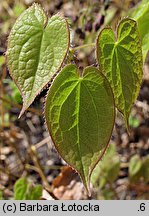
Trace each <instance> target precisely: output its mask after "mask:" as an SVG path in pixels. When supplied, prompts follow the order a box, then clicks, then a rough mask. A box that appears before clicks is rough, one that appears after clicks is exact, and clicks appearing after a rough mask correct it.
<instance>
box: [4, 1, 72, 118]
mask: <svg viewBox="0 0 149 216" xmlns="http://www.w3.org/2000/svg"><path fill="white" fill-rule="evenodd" d="M68 48H69V28H68V25H67V22H66V20H64V18H62V17H61V16H59V15H55V16H53V17H51V19H49V20H48V18H47V17H46V15H45V13H44V11H43V9H42V8H41V7H40V6H39V5H38V4H33V6H31V7H30V8H29V9H27V10H26V11H25V12H24V13H23V14H22V15H21V16H20V17H19V18H18V19H17V21H16V23H15V24H14V26H13V28H12V30H11V33H10V36H9V39H8V50H7V57H8V67H9V70H10V74H11V76H12V78H13V79H14V81H15V82H16V84H17V86H18V88H19V89H20V92H21V94H22V96H23V108H22V111H21V113H20V116H21V115H22V114H23V112H24V111H25V110H26V109H27V108H28V107H29V106H30V104H31V103H32V102H33V101H34V99H35V97H36V96H37V94H39V93H40V92H41V90H42V89H43V88H44V87H45V86H46V84H47V83H48V82H49V81H50V80H51V77H52V76H53V75H54V74H55V73H56V72H57V71H58V70H59V68H60V67H61V65H62V63H63V61H64V59H65V57H66V54H67V51H68Z"/></svg>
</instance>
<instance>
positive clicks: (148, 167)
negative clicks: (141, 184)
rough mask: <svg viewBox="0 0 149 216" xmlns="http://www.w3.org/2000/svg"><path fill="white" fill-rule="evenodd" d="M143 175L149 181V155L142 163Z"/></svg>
mask: <svg viewBox="0 0 149 216" xmlns="http://www.w3.org/2000/svg"><path fill="white" fill-rule="evenodd" d="M142 176H143V178H144V181H145V182H146V183H149V156H146V157H145V158H144V160H143V165H142Z"/></svg>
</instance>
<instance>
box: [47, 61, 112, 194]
mask: <svg viewBox="0 0 149 216" xmlns="http://www.w3.org/2000/svg"><path fill="white" fill-rule="evenodd" d="M45 117H46V123H47V126H48V129H49V132H50V135H51V137H52V140H53V142H54V144H55V147H56V149H57V150H58V152H59V154H60V155H61V157H62V158H63V159H64V160H65V161H66V162H67V163H68V164H69V165H71V166H72V167H73V168H74V169H75V170H76V171H77V172H78V173H79V174H80V176H81V178H82V180H83V183H84V185H85V187H86V189H87V190H88V192H89V182H90V175H91V173H92V171H93V169H94V167H95V165H96V164H97V162H98V161H99V160H100V159H101V157H102V156H103V154H104V151H105V149H106V148H107V145H108V142H109V139H110V137H111V133H112V130H113V124H114V120H115V106H114V99H113V93H112V90H111V87H110V85H109V83H108V81H107V79H106V78H105V77H104V76H103V75H102V73H100V71H99V70H98V69H96V68H95V67H88V68H86V69H84V71H83V75H82V76H80V75H79V72H78V70H77V68H76V66H75V65H67V66H66V67H64V68H63V70H62V71H61V72H60V74H59V75H58V76H57V77H56V79H55V80H54V82H53V84H52V86H51V88H50V90H49V93H48V96H47V99H46V106H45Z"/></svg>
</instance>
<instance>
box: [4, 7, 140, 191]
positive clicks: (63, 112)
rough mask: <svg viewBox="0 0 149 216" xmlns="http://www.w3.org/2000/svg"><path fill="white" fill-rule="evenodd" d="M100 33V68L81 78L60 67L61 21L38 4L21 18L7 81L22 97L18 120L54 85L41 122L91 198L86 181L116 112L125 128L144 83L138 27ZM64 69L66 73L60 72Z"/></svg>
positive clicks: (65, 42) (64, 45) (64, 30)
mask: <svg viewBox="0 0 149 216" xmlns="http://www.w3.org/2000/svg"><path fill="white" fill-rule="evenodd" d="M116 31H117V36H115V33H114V31H113V30H112V29H111V28H104V29H103V30H102V31H101V32H100V33H99V34H98V36H97V40H96V43H95V47H96V58H97V62H98V65H99V67H94V66H88V67H86V68H85V69H84V70H83V72H80V71H79V69H78V68H77V66H76V65H75V64H68V65H65V66H64V60H65V59H66V58H67V56H68V53H69V49H70V30H69V25H68V23H67V21H66V20H65V18H63V17H61V15H59V14H57V15H54V16H52V17H51V18H50V19H48V18H47V16H46V14H45V12H44V11H43V9H42V8H41V7H40V6H39V5H38V4H33V5H32V6H31V7H30V8H29V9H27V10H26V11H25V12H23V13H22V15H21V16H20V17H19V18H18V19H17V21H16V23H15V24H14V26H13V28H12V30H11V32H10V35H9V38H8V49H7V53H6V54H7V61H8V68H9V71H10V75H11V76H12V78H13V80H14V81H15V83H16V85H17V86H18V88H19V90H20V92H21V95H22V97H23V108H22V111H21V113H20V117H21V115H22V114H23V113H24V112H25V110H26V109H27V108H28V107H29V106H30V105H31V103H32V102H33V101H34V99H35V97H36V96H37V95H38V94H39V93H40V92H41V91H42V89H43V88H44V87H45V86H46V85H47V84H48V83H49V82H50V81H51V79H52V78H53V77H54V76H55V74H56V73H57V72H58V71H59V73H58V75H57V76H56V78H55V79H54V81H53V83H52V85H51V87H50V89H49V92H48V95H47V97H46V102H45V112H44V115H45V119H46V124H47V128H48V130H49V133H50V135H51V138H52V140H53V143H54V145H55V147H56V149H57V151H58V153H59V154H60V156H61V157H62V158H63V159H64V160H65V161H66V162H67V163H68V164H69V165H70V166H71V167H73V168H74V169H75V170H76V171H77V172H78V173H79V174H80V176H81V178H82V181H83V183H84V186H85V188H86V189H87V191H88V193H89V194H90V177H91V174H92V172H93V170H94V168H95V166H96V164H97V163H98V161H100V159H101V158H102V156H103V155H104V153H105V151H106V149H107V147H108V144H109V140H110V137H111V134H112V131H113V126H114V122H115V112H116V108H117V109H118V110H119V111H120V112H121V113H122V114H123V116H124V119H125V123H126V127H127V129H128V130H129V127H128V117H129V114H130V110H131V107H132V105H133V103H134V102H135V100H136V98H137V96H138V93H139V89H140V85H141V81H142V66H143V60H142V47H141V41H140V36H139V30H138V26H137V22H136V21H135V20H133V19H131V18H124V19H122V20H121V21H120V23H119V25H118V27H117V30H116ZM63 66H64V67H63Z"/></svg>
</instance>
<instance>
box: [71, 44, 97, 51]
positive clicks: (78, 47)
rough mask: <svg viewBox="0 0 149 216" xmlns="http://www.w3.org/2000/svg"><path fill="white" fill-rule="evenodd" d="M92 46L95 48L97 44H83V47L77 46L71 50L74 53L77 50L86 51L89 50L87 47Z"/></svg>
mask: <svg viewBox="0 0 149 216" xmlns="http://www.w3.org/2000/svg"><path fill="white" fill-rule="evenodd" d="M90 46H95V43H90V44H83V45H80V46H77V47H73V48H71V50H72V52H75V51H76V50H80V49H84V48H87V47H90Z"/></svg>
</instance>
